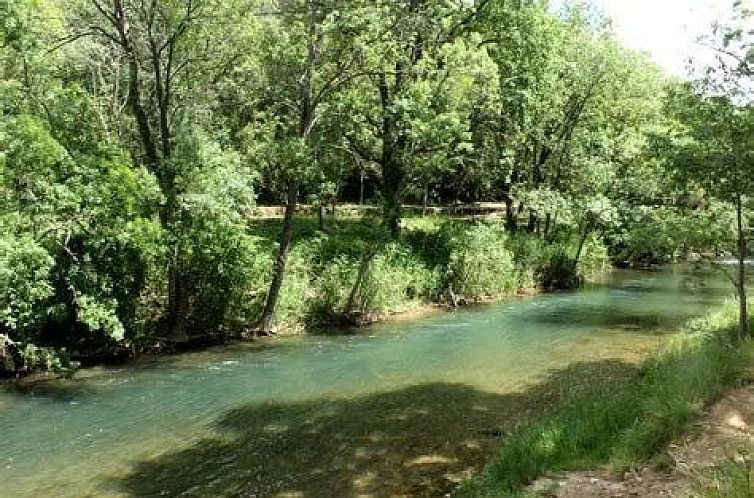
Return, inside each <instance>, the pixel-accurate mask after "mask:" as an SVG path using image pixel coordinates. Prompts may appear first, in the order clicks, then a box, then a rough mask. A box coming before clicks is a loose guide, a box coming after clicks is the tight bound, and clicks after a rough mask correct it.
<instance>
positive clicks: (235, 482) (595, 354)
mask: <svg viewBox="0 0 754 498" xmlns="http://www.w3.org/2000/svg"><path fill="white" fill-rule="evenodd" d="M728 295H729V284H728V283H727V282H726V281H725V280H724V279H723V278H721V277H719V276H718V275H715V274H707V275H703V276H701V277H699V276H692V275H691V274H689V273H688V272H686V271H685V270H681V269H676V270H675V271H673V272H616V273H615V274H614V276H613V277H612V278H611V279H610V281H609V282H608V283H607V284H605V285H601V286H594V287H590V288H587V289H584V290H581V291H579V292H574V293H562V294H551V295H546V296H538V297H534V298H523V299H516V300H511V301H509V302H507V303H502V304H497V305H490V306H483V307H479V308H474V309H468V310H462V311H459V312H456V313H452V314H448V313H440V314H437V315H434V316H431V317H429V318H423V319H420V320H417V321H413V322H400V323H393V324H388V325H382V326H378V327H374V328H370V329H368V330H365V331H364V332H363V333H360V334H355V335H333V336H314V337H305V338H298V339H289V340H283V341H281V342H280V343H279V344H276V345H275V346H274V347H259V346H257V345H238V346H233V347H225V348H217V349H212V350H209V351H204V352H200V353H192V354H186V355H181V356H177V357H172V358H163V359H160V360H159V361H155V360H150V361H148V362H142V363H139V364H134V365H130V366H128V367H125V368H118V369H104V368H103V369H94V370H91V371H87V372H86V373H85V375H82V376H80V377H78V378H76V379H73V380H67V381H54V382H48V383H45V384H38V385H35V386H34V387H32V388H29V389H17V388H16V389H10V388H6V391H5V392H0V448H2V452H1V453H0V480H1V482H2V483H3V489H2V492H0V494H2V495H3V496H5V494H6V493H7V494H8V495H9V496H40V495H42V496H61V495H69V496H80V495H87V494H97V495H101V494H112V495H118V494H120V495H135V496H144V495H151V494H160V493H161V492H163V493H165V494H168V495H176V494H181V493H185V494H187V495H195V494H199V495H223V494H225V495H227V494H253V493H261V494H274V493H275V492H281V491H285V492H294V491H296V492H302V493H304V494H311V495H313V496H317V495H318V493H317V490H320V493H321V492H324V490H331V491H332V492H335V491H337V494H345V495H348V494H360V493H370V492H375V491H377V490H380V489H382V490H384V489H392V492H395V493H407V494H417V493H426V492H428V491H429V490H432V491H433V492H440V491H444V490H445V489H446V488H447V486H450V485H451V483H452V482H454V481H455V480H457V479H460V478H461V476H462V474H463V473H464V472H465V471H466V470H468V469H470V468H478V467H479V466H480V465H481V464H482V463H483V461H484V459H485V458H486V457H487V456H488V455H489V452H490V451H492V449H493V448H494V446H495V445H496V444H497V443H498V440H499V437H500V436H501V435H503V434H504V432H505V431H506V430H507V429H508V428H509V427H510V426H512V424H515V423H517V422H518V421H520V420H522V419H526V418H528V417H534V416H538V415H539V414H541V413H542V411H543V410H547V409H549V408H551V407H552V406H554V405H556V404H557V398H558V396H559V394H558V392H559V391H558V389H561V387H558V386H562V385H563V379H564V378H568V377H567V376H568V375H576V376H574V377H573V378H574V379H579V378H581V379H583V378H584V375H589V377H588V378H590V379H591V378H595V379H597V378H599V373H600V372H603V373H604V372H613V371H621V372H622V371H623V370H625V369H629V370H630V364H631V362H634V361H636V360H637V359H639V358H641V357H642V356H643V355H645V354H646V353H647V352H648V351H651V350H653V349H655V348H656V347H657V346H658V345H659V344H661V343H662V342H663V341H664V340H665V337H666V335H667V334H668V333H670V332H672V331H673V329H674V328H675V327H676V326H677V325H679V324H680V323H682V322H683V321H685V320H686V319H688V318H689V317H691V316H694V315H698V314H701V313H703V312H704V311H705V309H707V308H709V307H710V306H712V305H715V304H717V303H720V302H721V301H722V300H723V299H724V298H725V297H726V296H728ZM608 359H616V360H620V361H612V362H610V361H607V360H608ZM569 365H571V366H570V367H569ZM555 376H557V382H555V380H554V377H555ZM566 384H567V383H566ZM599 385H600V384H599V382H595V388H597V387H599Z"/></svg>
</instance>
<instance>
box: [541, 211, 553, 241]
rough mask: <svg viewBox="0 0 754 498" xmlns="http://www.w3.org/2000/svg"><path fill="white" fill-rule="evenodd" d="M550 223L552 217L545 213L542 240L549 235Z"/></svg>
mask: <svg viewBox="0 0 754 498" xmlns="http://www.w3.org/2000/svg"><path fill="white" fill-rule="evenodd" d="M551 223H552V215H551V214H550V213H547V214H546V215H545V229H544V233H543V234H542V235H543V236H544V238H547V236H548V235H550V224H551Z"/></svg>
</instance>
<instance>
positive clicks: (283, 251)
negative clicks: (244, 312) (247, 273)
mask: <svg viewBox="0 0 754 498" xmlns="http://www.w3.org/2000/svg"><path fill="white" fill-rule="evenodd" d="M297 200H298V182H297V181H295V180H290V181H289V182H288V186H287V198H286V202H285V216H284V217H283V231H282V232H281V234H280V244H279V246H278V250H277V254H276V256H275V264H274V269H273V275H272V282H271V283H270V290H269V291H268V292H267V299H266V300H265V303H264V310H263V311H262V316H261V317H260V319H259V322H258V324H257V327H256V328H257V331H258V332H259V333H262V334H269V333H271V332H272V328H273V323H274V319H275V309H276V308H277V303H278V299H279V297H280V289H281V288H282V286H283V279H284V278H285V267H286V264H287V263H288V253H289V251H290V247H291V241H292V240H293V216H294V214H295V212H296V203H297Z"/></svg>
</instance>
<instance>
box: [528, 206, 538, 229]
mask: <svg viewBox="0 0 754 498" xmlns="http://www.w3.org/2000/svg"><path fill="white" fill-rule="evenodd" d="M536 230H537V215H536V214H534V211H529V224H528V225H527V226H526V231H527V232H529V233H534V232H536Z"/></svg>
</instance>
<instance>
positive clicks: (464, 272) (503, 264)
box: [446, 224, 518, 300]
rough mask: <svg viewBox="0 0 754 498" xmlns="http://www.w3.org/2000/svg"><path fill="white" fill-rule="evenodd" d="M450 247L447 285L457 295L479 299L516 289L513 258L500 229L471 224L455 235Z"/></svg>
mask: <svg viewBox="0 0 754 498" xmlns="http://www.w3.org/2000/svg"><path fill="white" fill-rule="evenodd" d="M449 246H450V255H449V261H448V267H447V269H446V272H447V273H446V275H447V276H446V278H447V286H448V287H449V288H450V289H451V290H452V291H453V292H455V293H456V294H459V295H461V296H463V297H465V298H468V299H475V300H476V299H482V298H486V297H499V296H502V295H505V294H508V293H510V292H512V291H515V290H516V289H517V287H518V278H517V274H516V267H515V263H514V255H513V253H512V252H511V251H510V250H508V249H507V247H506V236H505V233H504V232H503V229H502V227H501V226H499V225H495V224H478V225H472V226H470V227H468V228H467V229H465V230H460V231H458V232H457V233H455V234H454V235H453V236H452V238H451V240H450V244H449Z"/></svg>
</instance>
